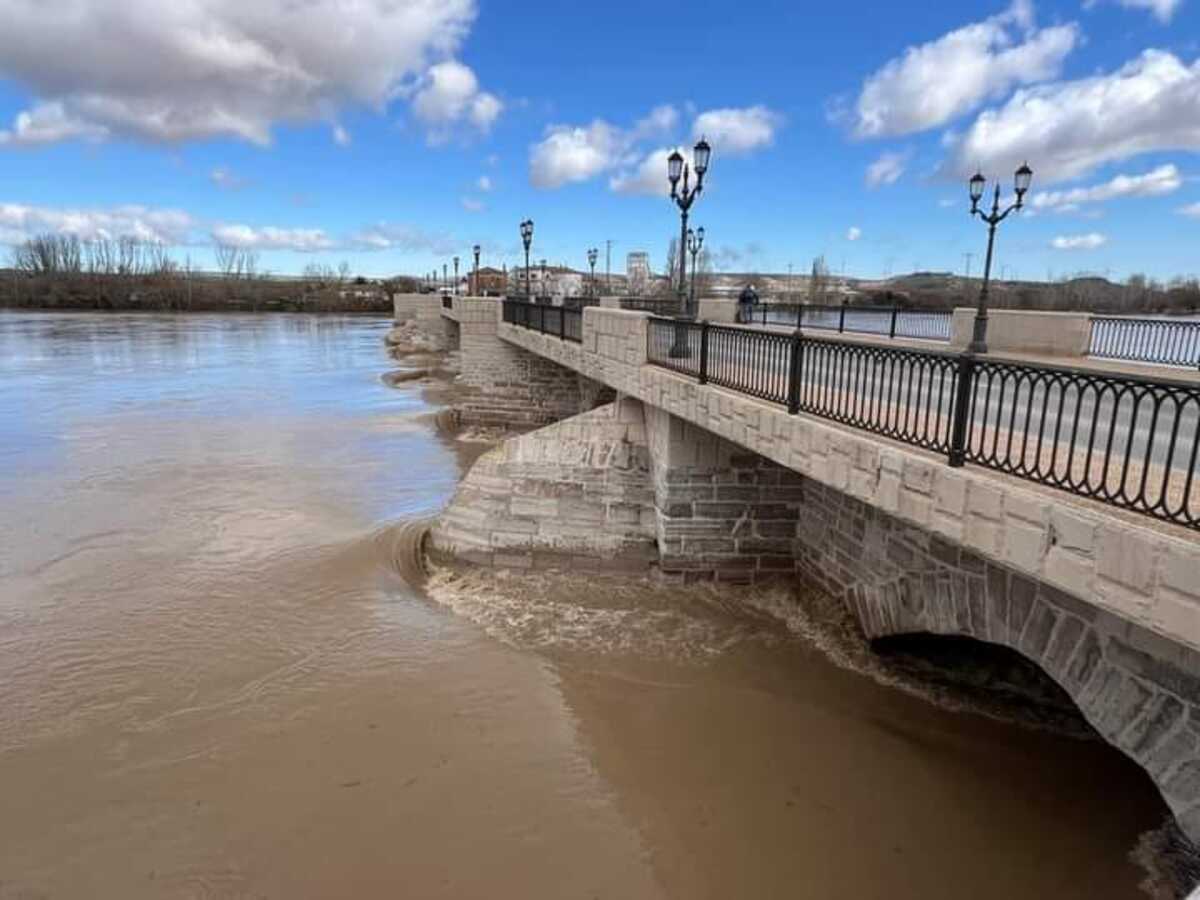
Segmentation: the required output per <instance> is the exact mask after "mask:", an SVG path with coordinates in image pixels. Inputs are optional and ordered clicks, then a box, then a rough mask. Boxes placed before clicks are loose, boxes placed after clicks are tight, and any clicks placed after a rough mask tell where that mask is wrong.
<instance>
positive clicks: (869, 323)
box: [754, 303, 954, 341]
mask: <svg viewBox="0 0 1200 900" xmlns="http://www.w3.org/2000/svg"><path fill="white" fill-rule="evenodd" d="M754 318H755V321H757V322H761V323H762V324H763V325H786V326H788V327H791V328H794V327H796V325H797V324H798V325H799V326H800V327H801V328H808V329H819V330H825V331H837V332H842V333H854V334H879V335H887V336H888V337H890V338H898V337H900V338H916V339H919V340H926V341H949V340H950V323H951V321H952V320H953V318H954V313H953V312H952V311H951V310H948V309H946V310H940V309H901V308H900V307H898V306H848V305H841V306H820V305H809V304H797V303H765V304H762V305H760V306H759V307H758V308H757V309H756V310H755V316H754Z"/></svg>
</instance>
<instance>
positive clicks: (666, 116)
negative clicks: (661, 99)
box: [631, 104, 679, 141]
mask: <svg viewBox="0 0 1200 900" xmlns="http://www.w3.org/2000/svg"><path fill="white" fill-rule="evenodd" d="M678 127H679V110H677V109H676V108H675V107H674V106H671V105H669V104H663V105H662V106H656V107H654V109H652V110H650V114H649V115H647V116H646V117H645V118H643V119H639V120H638V122H637V124H636V125H634V126H633V134H632V135H631V137H632V138H633V140H635V141H636V140H641V139H643V138H661V137H665V136H667V135H669V134H671V132H673V131H674V130H675V129H676V128H678Z"/></svg>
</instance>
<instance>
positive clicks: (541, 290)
mask: <svg viewBox="0 0 1200 900" xmlns="http://www.w3.org/2000/svg"><path fill="white" fill-rule="evenodd" d="M549 296H550V295H549V294H548V293H546V261H545V260H544V259H543V260H542V280H541V281H539V282H538V297H539V298H541V297H549Z"/></svg>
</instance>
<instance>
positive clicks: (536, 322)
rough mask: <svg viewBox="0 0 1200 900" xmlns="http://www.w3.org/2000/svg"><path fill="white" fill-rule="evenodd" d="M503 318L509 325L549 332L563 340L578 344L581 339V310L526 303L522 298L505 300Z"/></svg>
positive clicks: (544, 332)
mask: <svg viewBox="0 0 1200 900" xmlns="http://www.w3.org/2000/svg"><path fill="white" fill-rule="evenodd" d="M503 318H504V321H505V322H508V323H509V324H510V325H519V326H520V327H521V328H528V329H530V330H531V331H537V332H540V333H542V334H551V335H554V336H555V337H557V338H560V339H562V340H564V341H574V342H575V343H576V344H578V343H580V342H581V341H582V340H583V311H582V310H578V309H568V308H566V307H563V306H545V305H543V304H541V303H526V302H525V301H524V300H505V301H504V303H503Z"/></svg>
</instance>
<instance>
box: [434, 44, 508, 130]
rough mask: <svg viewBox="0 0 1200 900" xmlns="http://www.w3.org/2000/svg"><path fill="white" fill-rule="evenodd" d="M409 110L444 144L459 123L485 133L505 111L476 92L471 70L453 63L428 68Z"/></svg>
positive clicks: (448, 62)
mask: <svg viewBox="0 0 1200 900" xmlns="http://www.w3.org/2000/svg"><path fill="white" fill-rule="evenodd" d="M412 107H413V113H414V114H415V115H416V117H417V118H418V119H419V120H420V121H421V122H423V123H424V124H425V125H426V126H427V127H428V129H429V137H430V139H431V140H432V141H434V142H435V143H436V142H438V141H442V140H445V139H446V138H447V137H448V136H449V135H450V132H451V129H453V128H454V127H455V126H456V125H460V124H462V123H469V124H471V125H473V126H474V127H475V128H477V129H478V130H479V131H481V132H486V131H488V130H489V129H490V128H491V127H492V124H493V123H494V122H495V121H496V118H497V117H498V116H499V115H500V112H501V111H502V110H503V109H504V105H503V104H502V103H501V102H500V100H499V99H497V98H496V97H494V96H493V95H491V94H489V93H486V92H484V91H481V90H480V89H479V79H477V78H476V77H475V73H474V72H473V71H471V69H470V67H468V66H465V65H463V64H462V63H460V62H457V61H455V60H447V61H446V62H442V63H438V64H437V65H435V66H433V67H432V68H430V70H429V71H428V72H427V73H426V76H425V79H424V80H423V82H422V85H421V87H420V88H419V89H418V90H417V92H416V93H415V94H414V95H413V99H412Z"/></svg>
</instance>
